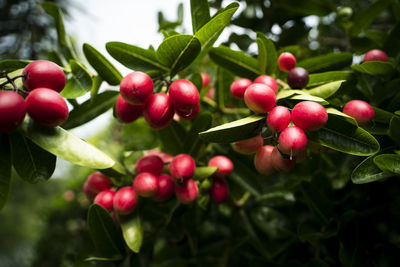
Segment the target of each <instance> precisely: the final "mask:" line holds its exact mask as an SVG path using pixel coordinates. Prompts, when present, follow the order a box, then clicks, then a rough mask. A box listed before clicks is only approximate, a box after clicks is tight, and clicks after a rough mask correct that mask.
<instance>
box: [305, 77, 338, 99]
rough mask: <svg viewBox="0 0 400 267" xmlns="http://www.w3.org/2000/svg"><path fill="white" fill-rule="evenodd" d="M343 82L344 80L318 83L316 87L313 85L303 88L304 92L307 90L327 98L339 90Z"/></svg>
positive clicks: (309, 92)
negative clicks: (310, 87)
mask: <svg viewBox="0 0 400 267" xmlns="http://www.w3.org/2000/svg"><path fill="white" fill-rule="evenodd" d="M343 82H345V81H344V80H342V81H335V82H330V83H326V84H323V85H320V86H318V87H314V88H312V89H309V90H305V92H307V93H308V94H310V95H313V96H318V97H321V98H323V99H327V98H329V97H330V96H332V95H333V94H334V93H336V92H337V91H338V90H339V88H340V86H341V85H342V83H343Z"/></svg>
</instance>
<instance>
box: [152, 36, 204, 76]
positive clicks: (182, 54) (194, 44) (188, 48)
mask: <svg viewBox="0 0 400 267" xmlns="http://www.w3.org/2000/svg"><path fill="white" fill-rule="evenodd" d="M200 49H201V44H200V41H199V40H198V39H197V38H196V37H193V36H192V35H185V34H177V35H173V36H170V37H167V38H166V39H165V40H164V41H163V42H162V43H161V44H160V46H159V47H158V49H157V51H156V58H157V60H158V61H159V62H161V64H163V65H165V66H167V67H169V68H170V75H171V77H173V76H175V74H176V73H178V71H180V70H183V69H184V68H186V67H187V66H189V65H190V63H192V62H193V61H194V60H195V59H196V57H197V56H198V55H199V53H200Z"/></svg>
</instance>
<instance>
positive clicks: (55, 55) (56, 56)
mask: <svg viewBox="0 0 400 267" xmlns="http://www.w3.org/2000/svg"><path fill="white" fill-rule="evenodd" d="M47 58H48V60H50V61H52V62H54V63H56V64H57V65H58V66H63V65H64V63H63V60H62V58H61V55H60V54H59V53H57V52H56V51H50V52H49V53H48V54H47Z"/></svg>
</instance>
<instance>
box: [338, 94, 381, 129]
mask: <svg viewBox="0 0 400 267" xmlns="http://www.w3.org/2000/svg"><path fill="white" fill-rule="evenodd" d="M343 113H344V114H346V115H349V116H351V117H353V118H354V119H355V120H356V121H357V123H358V124H359V125H361V126H364V125H367V124H368V123H369V122H370V121H371V120H372V119H373V118H374V115H375V112H374V109H373V108H372V107H371V105H370V104H368V103H367V102H365V101H362V100H351V101H349V102H347V103H346V105H345V106H344V108H343Z"/></svg>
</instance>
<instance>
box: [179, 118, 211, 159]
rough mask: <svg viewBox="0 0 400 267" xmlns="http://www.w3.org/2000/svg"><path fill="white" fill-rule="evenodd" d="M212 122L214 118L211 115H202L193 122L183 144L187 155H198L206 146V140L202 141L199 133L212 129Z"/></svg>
mask: <svg viewBox="0 0 400 267" xmlns="http://www.w3.org/2000/svg"><path fill="white" fill-rule="evenodd" d="M211 121H212V116H211V114H210V113H201V114H199V115H198V116H197V117H196V118H195V119H194V120H193V123H192V127H191V128H190V131H189V132H188V134H187V135H186V138H185V141H184V142H183V148H184V151H186V153H187V154H189V155H191V156H192V157H196V156H197V155H198V153H199V150H200V149H201V147H202V146H203V145H204V144H205V142H204V140H202V139H200V137H199V133H200V132H202V131H205V130H207V129H208V128H210V126H211Z"/></svg>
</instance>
